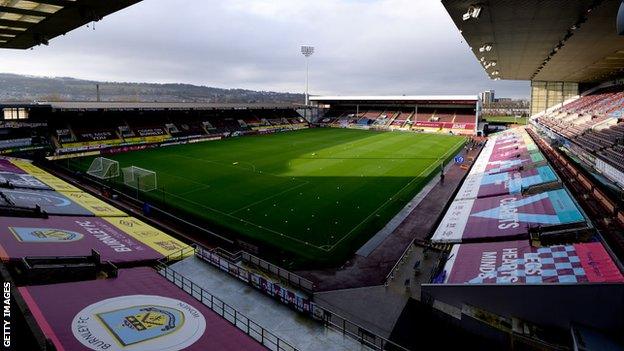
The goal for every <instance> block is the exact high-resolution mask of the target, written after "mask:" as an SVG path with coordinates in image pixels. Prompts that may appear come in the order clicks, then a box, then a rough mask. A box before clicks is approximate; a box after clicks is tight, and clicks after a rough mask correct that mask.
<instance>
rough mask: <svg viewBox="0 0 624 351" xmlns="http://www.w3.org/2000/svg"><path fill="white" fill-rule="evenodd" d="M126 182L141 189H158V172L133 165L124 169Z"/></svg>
mask: <svg viewBox="0 0 624 351" xmlns="http://www.w3.org/2000/svg"><path fill="white" fill-rule="evenodd" d="M122 172H123V179H124V184H126V185H127V186H129V187H131V188H133V189H137V190H140V191H152V190H156V187H157V182H156V172H154V171H150V170H148V169H144V168H141V167H136V166H131V167H127V168H123V169H122Z"/></svg>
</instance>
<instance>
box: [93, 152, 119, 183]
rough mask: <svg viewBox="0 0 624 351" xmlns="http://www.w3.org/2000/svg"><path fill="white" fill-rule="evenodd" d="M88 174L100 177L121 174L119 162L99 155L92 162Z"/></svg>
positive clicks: (107, 177)
mask: <svg viewBox="0 0 624 351" xmlns="http://www.w3.org/2000/svg"><path fill="white" fill-rule="evenodd" d="M87 174H89V175H91V176H93V177H95V178H98V179H111V178H116V177H118V176H119V162H117V161H114V160H111V159H108V158H104V157H97V158H95V159H94V160H93V161H92V162H91V166H89V169H88V170H87Z"/></svg>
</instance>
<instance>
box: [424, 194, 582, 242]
mask: <svg viewBox="0 0 624 351" xmlns="http://www.w3.org/2000/svg"><path fill="white" fill-rule="evenodd" d="M575 223H578V224H579V225H581V224H584V223H585V217H584V216H583V214H582V213H581V211H580V210H579V208H578V207H577V206H576V204H575V202H574V200H572V198H571V197H570V195H569V194H568V192H567V191H566V190H564V189H559V190H554V191H548V192H544V193H540V194H535V195H529V196H523V195H519V194H518V195H506V196H496V197H490V198H484V199H471V200H456V201H454V202H453V203H452V204H451V206H450V208H449V210H448V211H447V213H446V215H445V216H444V219H443V220H442V223H441V224H440V226H439V227H438V229H437V230H436V232H435V234H434V235H433V237H432V239H431V240H432V241H433V242H436V243H460V242H466V241H471V240H472V241H474V240H481V239H486V238H487V239H494V238H524V237H527V236H528V233H529V230H530V229H531V228H536V227H540V228H542V229H543V230H547V229H548V227H549V226H556V225H563V224H568V225H572V224H575Z"/></svg>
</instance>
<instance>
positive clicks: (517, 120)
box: [483, 116, 527, 124]
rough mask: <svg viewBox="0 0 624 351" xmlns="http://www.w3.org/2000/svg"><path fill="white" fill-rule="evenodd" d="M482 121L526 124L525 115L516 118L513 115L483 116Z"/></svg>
mask: <svg viewBox="0 0 624 351" xmlns="http://www.w3.org/2000/svg"><path fill="white" fill-rule="evenodd" d="M483 121H485V122H490V123H515V124H527V117H519V118H516V117H514V116H484V117H483Z"/></svg>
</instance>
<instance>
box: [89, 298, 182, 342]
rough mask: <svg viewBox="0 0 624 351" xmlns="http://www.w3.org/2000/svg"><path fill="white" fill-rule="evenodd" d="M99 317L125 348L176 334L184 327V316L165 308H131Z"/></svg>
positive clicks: (102, 314) (106, 313) (177, 311)
mask: <svg viewBox="0 0 624 351" xmlns="http://www.w3.org/2000/svg"><path fill="white" fill-rule="evenodd" d="M97 317H98V318H99V320H100V321H101V322H102V323H103V324H104V326H105V327H106V328H107V329H108V330H109V331H110V332H111V334H113V335H114V336H115V338H116V339H117V341H118V342H119V343H120V344H121V345H123V346H128V345H132V344H136V343H140V342H144V341H147V340H151V339H156V338H159V337H161V336H164V335H167V334H171V333H174V332H175V331H176V330H178V329H180V328H181V327H182V326H183V325H184V314H183V313H182V312H181V311H179V310H176V309H173V308H170V307H165V306H153V305H147V306H136V307H129V308H125V309H122V310H117V311H110V312H103V313H98V314H97Z"/></svg>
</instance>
